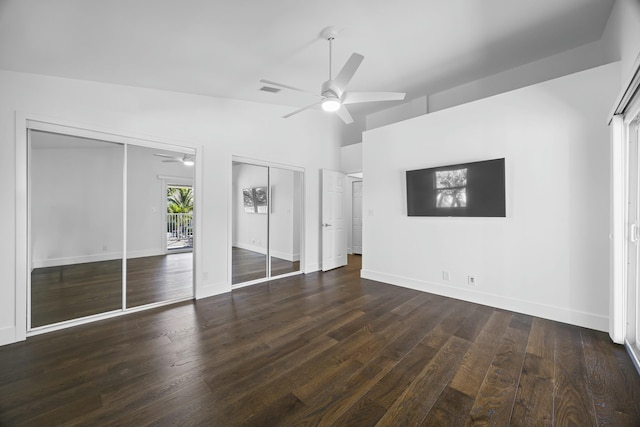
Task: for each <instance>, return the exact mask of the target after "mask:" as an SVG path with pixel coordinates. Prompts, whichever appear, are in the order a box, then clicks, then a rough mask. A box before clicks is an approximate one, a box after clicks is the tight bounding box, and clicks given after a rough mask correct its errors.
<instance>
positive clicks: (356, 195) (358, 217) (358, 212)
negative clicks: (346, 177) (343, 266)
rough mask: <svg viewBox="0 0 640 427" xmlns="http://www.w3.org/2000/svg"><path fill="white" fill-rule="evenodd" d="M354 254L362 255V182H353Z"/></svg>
mask: <svg viewBox="0 0 640 427" xmlns="http://www.w3.org/2000/svg"><path fill="white" fill-rule="evenodd" d="M352 194H353V204H352V213H353V217H352V221H351V224H352V227H353V234H352V236H353V253H354V254H362V181H354V182H353V192H352Z"/></svg>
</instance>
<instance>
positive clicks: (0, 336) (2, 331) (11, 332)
mask: <svg viewBox="0 0 640 427" xmlns="http://www.w3.org/2000/svg"><path fill="white" fill-rule="evenodd" d="M17 341H18V340H17V338H16V328H15V327H14V326H7V327H4V328H0V345H7V344H12V343H14V342H17Z"/></svg>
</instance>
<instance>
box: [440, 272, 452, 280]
mask: <svg viewBox="0 0 640 427" xmlns="http://www.w3.org/2000/svg"><path fill="white" fill-rule="evenodd" d="M450 279H451V276H450V275H449V272H448V271H447V270H442V280H450Z"/></svg>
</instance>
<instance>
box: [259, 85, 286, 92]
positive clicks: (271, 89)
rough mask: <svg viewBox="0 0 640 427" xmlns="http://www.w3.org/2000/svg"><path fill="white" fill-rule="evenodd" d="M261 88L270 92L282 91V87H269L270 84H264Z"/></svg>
mask: <svg viewBox="0 0 640 427" xmlns="http://www.w3.org/2000/svg"><path fill="white" fill-rule="evenodd" d="M260 90H261V91H263V92H270V93H278V92H280V91H281V89H278V88H275V87H269V86H262V87H261V88H260Z"/></svg>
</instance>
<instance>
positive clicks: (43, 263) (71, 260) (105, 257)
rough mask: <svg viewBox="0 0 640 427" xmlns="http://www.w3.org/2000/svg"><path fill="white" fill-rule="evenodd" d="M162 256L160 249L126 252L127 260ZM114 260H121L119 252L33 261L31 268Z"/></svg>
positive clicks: (162, 252)
mask: <svg viewBox="0 0 640 427" xmlns="http://www.w3.org/2000/svg"><path fill="white" fill-rule="evenodd" d="M160 255H164V251H163V250H162V249H144V250H141V251H129V252H127V258H128V259H131V258H144V257H150V256H160ZM114 259H122V254H121V253H119V252H109V253H100V254H93V255H82V256H74V257H66V258H49V259H38V260H33V266H32V267H33V268H43V267H59V266H63V265H73V264H84V263H87V262H100V261H112V260H114Z"/></svg>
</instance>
